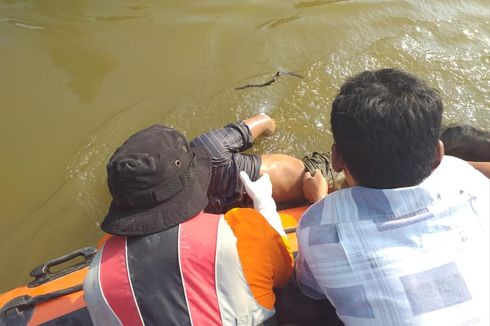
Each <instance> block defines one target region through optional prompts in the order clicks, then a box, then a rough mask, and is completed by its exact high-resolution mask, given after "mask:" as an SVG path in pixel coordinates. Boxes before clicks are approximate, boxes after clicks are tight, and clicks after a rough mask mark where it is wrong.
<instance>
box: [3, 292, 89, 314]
mask: <svg viewBox="0 0 490 326" xmlns="http://www.w3.org/2000/svg"><path fill="white" fill-rule="evenodd" d="M82 288H83V284H78V285H75V286H72V287H69V288H66V289H63V290H58V291H54V292H51V293H48V294H41V295H37V296H35V297H31V296H23V297H19V298H18V300H12V301H11V302H9V303H7V304H6V305H5V306H3V307H2V309H0V315H2V314H6V313H7V312H8V311H9V310H12V309H19V310H23V309H26V308H28V307H31V306H34V305H36V304H38V303H41V302H45V301H48V300H52V299H56V298H59V297H62V296H64V295H67V294H71V293H74V292H78V291H81V290H82Z"/></svg>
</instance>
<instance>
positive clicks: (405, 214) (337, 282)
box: [296, 157, 490, 326]
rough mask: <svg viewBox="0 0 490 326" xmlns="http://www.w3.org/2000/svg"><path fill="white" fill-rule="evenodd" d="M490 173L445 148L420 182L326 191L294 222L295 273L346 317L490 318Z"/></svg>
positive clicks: (395, 320) (402, 320)
mask: <svg viewBox="0 0 490 326" xmlns="http://www.w3.org/2000/svg"><path fill="white" fill-rule="evenodd" d="M489 198H490V182H489V179H487V178H486V177H485V176H483V175H482V174H481V173H480V172H478V171H476V170H475V169H473V168H472V167H471V166H470V165H468V164H467V163H466V162H464V161H462V160H459V159H457V158H454V157H444V158H443V160H442V162H441V164H440V166H439V167H438V168H437V169H436V170H434V172H433V173H432V174H431V176H429V177H428V178H427V179H426V180H425V181H424V182H422V183H421V184H420V185H418V186H414V187H407V188H400V189H388V190H382V189H370V188H364V187H352V188H348V189H342V190H339V191H337V192H334V193H332V194H330V195H328V196H327V197H326V198H324V199H323V200H321V201H320V202H318V203H316V204H314V205H312V206H311V207H310V208H309V209H308V211H306V212H305V214H304V215H303V217H302V219H301V221H300V225H299V227H298V230H297V236H298V245H299V256H298V260H297V266H296V273H297V280H298V283H299V286H300V288H301V289H302V291H303V292H304V293H305V294H306V295H308V296H310V297H313V298H323V297H325V296H326V297H327V298H328V299H329V300H330V302H331V303H332V304H333V305H334V306H335V308H336V310H337V314H338V315H339V317H340V318H341V319H342V321H343V322H344V323H345V324H346V325H362V326H366V325H390V326H392V325H470V324H471V325H473V324H477V325H489V309H488V307H489V276H490V274H489V258H490V253H489V229H488V225H489V223H488V222H489V219H490V214H489V206H490V204H489Z"/></svg>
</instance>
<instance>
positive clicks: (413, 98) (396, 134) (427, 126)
mask: <svg viewBox="0 0 490 326" xmlns="http://www.w3.org/2000/svg"><path fill="white" fill-rule="evenodd" d="M442 111H443V104H442V100H441V98H440V96H439V93H438V92H437V90H435V89H433V88H431V87H429V86H427V85H426V84H425V83H424V82H423V81H422V80H420V79H419V78H417V77H415V76H413V75H411V74H408V73H406V72H404V71H400V70H397V69H381V70H376V71H364V72H362V73H360V74H358V75H357V76H355V77H353V78H350V79H348V80H347V81H346V82H345V83H344V85H342V87H341V88H340V92H339V94H338V95H337V97H336V98H335V100H334V101H333V104H332V115H331V119H330V123H331V126H332V133H333V137H334V141H335V143H336V147H337V150H338V152H339V154H340V155H342V157H343V159H344V162H345V164H346V165H347V167H348V168H349V172H350V173H351V174H352V176H353V178H354V179H355V180H356V182H357V183H358V184H359V185H361V186H365V187H370V188H384V189H390V188H400V187H408V186H414V185H416V184H418V183H420V182H421V181H422V180H424V179H425V178H426V177H428V176H429V175H430V173H431V171H432V162H433V159H434V154H435V151H436V146H437V143H438V139H439V132H440V128H441V120H442Z"/></svg>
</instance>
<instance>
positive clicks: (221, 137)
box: [190, 121, 262, 214]
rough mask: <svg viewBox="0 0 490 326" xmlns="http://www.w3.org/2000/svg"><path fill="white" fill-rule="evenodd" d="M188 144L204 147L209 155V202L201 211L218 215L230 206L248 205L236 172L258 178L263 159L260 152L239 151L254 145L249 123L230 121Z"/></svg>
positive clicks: (253, 178) (254, 178) (253, 179)
mask: <svg viewBox="0 0 490 326" xmlns="http://www.w3.org/2000/svg"><path fill="white" fill-rule="evenodd" d="M190 145H191V147H201V148H204V149H205V150H206V151H207V152H208V153H209V154H210V156H211V165H212V173H211V181H210V183H209V187H208V198H209V204H208V206H207V207H206V208H205V210H204V211H205V212H208V213H215V214H220V213H225V212H226V211H228V210H229V209H231V208H233V207H246V206H250V204H249V200H248V199H247V196H246V194H245V188H244V186H243V184H242V182H241V181H240V177H239V173H240V171H245V172H247V174H248V175H249V176H250V180H252V181H255V180H257V179H258V178H259V171H260V166H261V164H262V160H261V157H260V155H251V154H243V153H241V152H243V151H245V150H247V149H249V148H250V147H252V145H253V138H252V134H251V133H250V130H249V128H248V126H247V125H246V124H245V123H243V121H239V122H237V123H231V124H228V125H226V126H225V127H224V128H220V129H216V130H211V131H209V132H207V133H205V134H203V135H200V136H198V137H196V138H194V139H193V140H192V141H191V142H190Z"/></svg>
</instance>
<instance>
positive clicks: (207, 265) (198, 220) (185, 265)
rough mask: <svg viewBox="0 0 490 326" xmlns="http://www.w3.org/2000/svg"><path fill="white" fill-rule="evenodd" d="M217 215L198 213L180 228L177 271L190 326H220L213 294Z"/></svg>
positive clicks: (214, 287) (216, 302)
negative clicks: (190, 322) (179, 275)
mask: <svg viewBox="0 0 490 326" xmlns="http://www.w3.org/2000/svg"><path fill="white" fill-rule="evenodd" d="M220 218H221V216H220V215H212V214H205V213H201V214H199V215H198V216H196V217H194V218H192V219H190V220H189V221H187V222H185V223H183V224H181V225H180V235H179V236H180V246H179V250H180V254H179V260H180V267H181V271H182V279H183V283H184V291H185V293H186V296H187V304H188V306H189V312H190V317H191V320H192V325H193V326H212V325H221V324H222V323H221V313H220V309H219V305H218V295H217V293H216V271H215V260H216V242H217V235H218V222H219V220H220Z"/></svg>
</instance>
